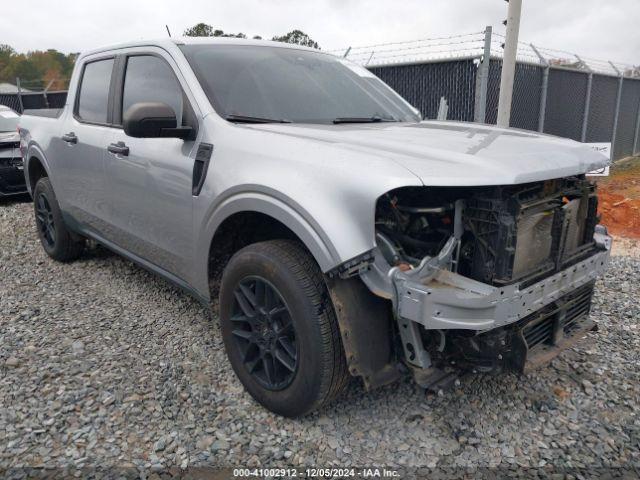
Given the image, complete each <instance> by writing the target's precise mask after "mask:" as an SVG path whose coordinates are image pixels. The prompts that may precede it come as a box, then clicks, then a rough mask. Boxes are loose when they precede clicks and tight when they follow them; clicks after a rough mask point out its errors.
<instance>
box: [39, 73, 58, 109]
mask: <svg viewBox="0 0 640 480" xmlns="http://www.w3.org/2000/svg"><path fill="white" fill-rule="evenodd" d="M54 81H55V79H53V78H52V79H51V80H49V83H48V84H47V86H46V87H44V90H43V91H42V96H43V97H44V105H45V108H50V107H49V97H48V96H47V92H48V91H49V89H50V88H51V85H53V82H54Z"/></svg>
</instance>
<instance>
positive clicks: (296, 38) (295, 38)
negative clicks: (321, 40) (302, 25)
mask: <svg viewBox="0 0 640 480" xmlns="http://www.w3.org/2000/svg"><path fill="white" fill-rule="evenodd" d="M271 40H273V41H275V42H284V43H295V44H296V45H303V46H305V47H311V48H317V49H318V50H320V45H318V42H315V41H314V40H313V39H312V38H311V37H309V35H307V34H306V33H304V32H303V31H302V30H292V31H290V32H289V33H287V34H286V35H282V36H281V37H273V38H272V39H271Z"/></svg>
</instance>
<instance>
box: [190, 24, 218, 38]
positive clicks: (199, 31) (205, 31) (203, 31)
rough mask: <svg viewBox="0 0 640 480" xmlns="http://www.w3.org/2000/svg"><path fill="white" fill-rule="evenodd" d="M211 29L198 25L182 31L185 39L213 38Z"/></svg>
mask: <svg viewBox="0 0 640 480" xmlns="http://www.w3.org/2000/svg"><path fill="white" fill-rule="evenodd" d="M213 33H214V32H213V27H212V26H211V25H207V24H206V23H198V24H196V25H194V26H193V27H191V28H187V29H186V30H185V31H184V36H185V37H213V36H214V34H213Z"/></svg>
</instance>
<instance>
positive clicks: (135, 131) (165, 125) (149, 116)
mask: <svg viewBox="0 0 640 480" xmlns="http://www.w3.org/2000/svg"><path fill="white" fill-rule="evenodd" d="M122 126H123V128H124V133H125V134H127V135H128V136H130V137H136V138H158V137H175V138H182V139H191V138H192V137H193V133H194V130H193V128H191V127H178V121H177V120H176V114H175V112H174V111H173V109H172V108H171V107H170V106H169V105H167V104H165V103H160V102H144V103H134V104H133V105H131V106H130V107H129V108H128V109H127V111H126V112H124V115H123V116H122Z"/></svg>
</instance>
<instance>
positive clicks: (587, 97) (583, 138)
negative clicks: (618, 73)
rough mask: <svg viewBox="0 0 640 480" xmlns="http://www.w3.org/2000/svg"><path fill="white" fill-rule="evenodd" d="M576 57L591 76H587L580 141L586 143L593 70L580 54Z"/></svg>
mask: <svg viewBox="0 0 640 480" xmlns="http://www.w3.org/2000/svg"><path fill="white" fill-rule="evenodd" d="M575 57H576V58H577V59H578V61H579V62H580V63H581V64H582V65H583V66H584V67H585V68H586V69H588V71H589V76H588V77H587V92H586V93H585V95H584V112H583V113H582V134H581V135H580V141H581V142H582V143H584V142H586V141H587V126H588V123H589V108H591V85H592V84H593V71H592V70H591V68H589V66H588V65H587V64H586V63H585V62H584V61H583V60H582V59H581V58H580V57H579V56H578V55H576V56H575Z"/></svg>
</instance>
